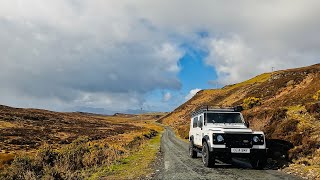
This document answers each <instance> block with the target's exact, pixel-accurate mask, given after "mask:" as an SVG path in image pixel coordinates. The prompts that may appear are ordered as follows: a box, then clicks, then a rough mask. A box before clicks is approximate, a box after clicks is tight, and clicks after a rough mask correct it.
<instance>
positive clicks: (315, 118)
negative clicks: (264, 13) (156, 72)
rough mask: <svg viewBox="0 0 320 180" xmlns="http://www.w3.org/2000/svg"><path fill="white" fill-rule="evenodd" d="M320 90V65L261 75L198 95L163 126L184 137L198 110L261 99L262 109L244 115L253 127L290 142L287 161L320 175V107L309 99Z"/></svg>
mask: <svg viewBox="0 0 320 180" xmlns="http://www.w3.org/2000/svg"><path fill="white" fill-rule="evenodd" d="M319 90H320V64H316V65H313V66H308V67H302V68H296V69H289V70H281V71H276V72H273V73H265V74H261V75H259V76H256V77H254V78H252V79H250V80H247V81H244V82H241V83H238V84H234V85H228V86H225V87H223V88H222V89H208V90H202V91H199V92H198V93H197V94H196V95H195V96H194V97H193V98H192V99H190V100H189V101H187V102H185V103H184V104H182V105H181V106H179V107H178V108H177V109H175V110H174V111H173V112H172V113H170V114H168V115H167V116H165V117H164V118H163V119H162V120H161V121H162V122H163V123H164V124H167V125H170V126H172V127H173V128H174V129H175V130H176V132H177V133H178V134H179V135H180V136H181V137H182V138H187V137H188V131H189V119H190V115H189V114H190V113H191V112H192V111H193V110H195V109H196V108H199V107H200V106H204V105H218V106H235V105H243V101H244V100H245V99H248V98H250V97H254V98H260V102H259V103H260V105H257V106H254V107H252V108H247V109H246V110H245V111H243V114H244V117H245V119H246V120H247V121H249V122H250V125H251V128H253V129H254V130H262V131H264V132H265V133H266V136H267V138H269V139H281V140H285V141H289V142H291V143H293V145H294V146H295V147H294V148H293V149H292V150H291V151H290V158H291V159H293V160H295V162H296V164H304V165H306V166H308V167H312V168H311V169H312V172H313V170H316V171H318V172H320V171H319V170H320V150H319V148H320V143H319V142H320V115H319V111H320V108H319V106H318V104H317V103H316V100H315V99H314V98H313V96H314V95H315V94H316V92H317V91H319ZM306 171H307V172H306V173H310V172H309V169H307V170H306ZM319 178H320V177H319Z"/></svg>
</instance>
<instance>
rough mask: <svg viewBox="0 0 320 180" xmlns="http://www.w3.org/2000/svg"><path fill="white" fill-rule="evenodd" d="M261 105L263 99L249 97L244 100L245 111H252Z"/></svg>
mask: <svg viewBox="0 0 320 180" xmlns="http://www.w3.org/2000/svg"><path fill="white" fill-rule="evenodd" d="M259 105H261V99H260V98H256V97H248V98H246V99H244V100H243V107H244V108H245V109H251V108H253V107H254V106H259Z"/></svg>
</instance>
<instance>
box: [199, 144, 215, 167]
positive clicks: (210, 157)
mask: <svg viewBox="0 0 320 180" xmlns="http://www.w3.org/2000/svg"><path fill="white" fill-rule="evenodd" d="M202 162H203V164H204V166H205V167H213V166H214V164H215V158H214V154H213V152H210V151H209V146H208V143H207V142H203V144H202Z"/></svg>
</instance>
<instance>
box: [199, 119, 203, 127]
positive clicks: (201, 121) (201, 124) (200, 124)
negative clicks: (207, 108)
mask: <svg viewBox="0 0 320 180" xmlns="http://www.w3.org/2000/svg"><path fill="white" fill-rule="evenodd" d="M202 126H203V117H202V116H200V119H199V121H198V127H200V128H201V127H202Z"/></svg>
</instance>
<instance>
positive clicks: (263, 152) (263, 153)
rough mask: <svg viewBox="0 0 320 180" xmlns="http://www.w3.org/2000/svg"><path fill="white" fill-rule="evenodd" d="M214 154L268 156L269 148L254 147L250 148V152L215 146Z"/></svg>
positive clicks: (217, 155)
mask: <svg viewBox="0 0 320 180" xmlns="http://www.w3.org/2000/svg"><path fill="white" fill-rule="evenodd" d="M212 150H213V154H214V156H215V157H222V158H226V157H243V158H249V157H266V155H267V149H253V148H250V153H231V148H213V149H212Z"/></svg>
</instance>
